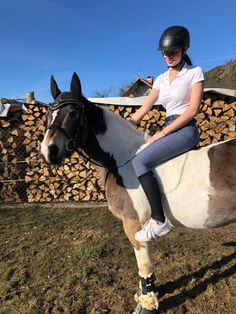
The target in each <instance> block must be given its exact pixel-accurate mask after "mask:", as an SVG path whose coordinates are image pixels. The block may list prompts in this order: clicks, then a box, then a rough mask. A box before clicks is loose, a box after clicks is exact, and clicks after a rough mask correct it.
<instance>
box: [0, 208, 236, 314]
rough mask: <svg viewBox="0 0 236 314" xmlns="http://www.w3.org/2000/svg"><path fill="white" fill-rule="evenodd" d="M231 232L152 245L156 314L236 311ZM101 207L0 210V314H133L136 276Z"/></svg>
mask: <svg viewBox="0 0 236 314" xmlns="http://www.w3.org/2000/svg"><path fill="white" fill-rule="evenodd" d="M235 247H236V228H235V225H231V226H227V227H224V228H218V229H213V230H207V231H202V230H201V231H199V230H189V229H181V228H177V229H175V230H174V231H173V232H172V233H171V234H170V235H168V236H166V237H163V238H162V240H161V241H156V242H155V243H154V251H153V257H154V264H155V273H156V276H157V278H158V285H159V295H160V313H169V314H171V313H194V314H198V313H206V314H208V313H234V312H236V293H235V291H236V289H235V287H236V276H235V272H236V265H235V258H236V251H235ZM137 271H138V270H137V266H136V261H135V257H134V254H133V249H132V247H131V245H130V244H129V242H128V240H127V239H126V237H125V235H124V233H123V230H122V224H121V222H119V221H118V220H117V219H115V218H114V217H113V216H112V215H111V214H110V213H109V211H108V210H107V208H105V207H98V208H93V209H91V208H64V209H63V208H41V207H39V206H28V207H25V208H23V207H19V208H5V209H0V313H1V314H2V313H6V314H11V313H12V314H15V313H23V314H28V313H29V314H31V313H32V314H35V313H91V314H95V313H114V314H119V313H120V314H126V313H132V310H133V309H134V308H135V302H134V300H133V295H134V293H135V291H136V289H137V287H138V275H137Z"/></svg>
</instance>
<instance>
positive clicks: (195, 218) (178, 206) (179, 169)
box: [156, 147, 211, 228]
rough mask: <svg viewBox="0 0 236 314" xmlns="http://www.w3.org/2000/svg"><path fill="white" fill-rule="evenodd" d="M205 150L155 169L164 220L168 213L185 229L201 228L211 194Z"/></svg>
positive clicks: (190, 152)
mask: <svg viewBox="0 0 236 314" xmlns="http://www.w3.org/2000/svg"><path fill="white" fill-rule="evenodd" d="M208 149H209V148H207V147H205V148H201V150H198V151H195V150H192V151H189V152H187V153H185V154H183V155H181V156H179V157H176V158H174V159H172V160H170V161H168V162H166V163H164V164H162V165H160V166H159V167H157V168H156V173H157V176H158V179H159V181H161V183H160V185H161V186H162V189H163V205H164V209H165V211H166V214H167V216H169V215H170V212H171V215H172V216H173V217H174V218H175V219H176V220H177V221H179V222H181V224H182V225H184V226H186V227H191V228H203V227H204V224H205V221H206V219H207V218H208V202H209V193H210V190H211V186H210V180H209V174H210V162H209V158H208V156H207V151H208ZM191 191H192V192H191ZM194 192H195V193H194ZM171 215H170V219H171Z"/></svg>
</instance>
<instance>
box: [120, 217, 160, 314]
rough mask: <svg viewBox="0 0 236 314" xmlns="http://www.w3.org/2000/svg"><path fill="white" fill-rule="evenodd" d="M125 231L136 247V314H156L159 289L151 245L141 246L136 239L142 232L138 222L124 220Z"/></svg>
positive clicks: (148, 243) (144, 244)
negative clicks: (157, 287) (137, 281)
mask: <svg viewBox="0 0 236 314" xmlns="http://www.w3.org/2000/svg"><path fill="white" fill-rule="evenodd" d="M123 226H124V231H125V233H126V235H127V237H128V238H129V240H130V242H131V243H132V245H133V247H134V252H135V256H136V260H137V265H138V270H139V276H140V283H139V289H138V291H137V293H136V294H135V300H136V301H137V302H138V305H137V307H136V309H135V312H134V313H135V314H154V313H157V309H158V298H157V289H156V284H155V275H154V269H153V262H152V254H151V243H150V242H143V243H142V244H140V243H139V242H137V241H136V240H135V238H134V235H135V233H136V232H137V231H138V230H140V224H139V222H137V221H136V220H132V219H123Z"/></svg>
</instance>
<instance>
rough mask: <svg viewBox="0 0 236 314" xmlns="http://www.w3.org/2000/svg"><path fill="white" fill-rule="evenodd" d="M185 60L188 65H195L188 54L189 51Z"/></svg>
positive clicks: (185, 55)
mask: <svg viewBox="0 0 236 314" xmlns="http://www.w3.org/2000/svg"><path fill="white" fill-rule="evenodd" d="M184 61H185V62H186V63H187V64H188V65H193V64H192V61H191V59H190V58H189V56H188V55H187V53H185V54H184Z"/></svg>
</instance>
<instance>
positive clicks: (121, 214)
mask: <svg viewBox="0 0 236 314" xmlns="http://www.w3.org/2000/svg"><path fill="white" fill-rule="evenodd" d="M96 170H97V171H98V173H99V175H100V177H101V178H103V181H104V182H103V185H105V192H106V197H107V201H108V203H109V210H110V211H111V212H112V214H113V215H114V216H116V217H118V218H119V219H121V220H122V221H123V227H124V231H125V233H126V235H127V237H128V239H129V240H130V242H131V244H132V245H133V246H134V247H135V248H136V249H139V247H140V244H139V242H138V241H136V240H135V238H134V235H135V233H136V232H137V231H139V230H140V229H141V224H140V222H139V218H138V214H137V212H136V210H135V208H134V205H133V202H132V200H131V198H130V196H129V194H128V192H127V190H126V189H125V188H124V187H122V186H120V185H118V184H117V182H116V178H115V176H114V175H113V174H112V173H109V175H108V177H107V180H106V182H105V178H106V175H107V170H105V169H101V168H100V169H97V167H96Z"/></svg>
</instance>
